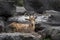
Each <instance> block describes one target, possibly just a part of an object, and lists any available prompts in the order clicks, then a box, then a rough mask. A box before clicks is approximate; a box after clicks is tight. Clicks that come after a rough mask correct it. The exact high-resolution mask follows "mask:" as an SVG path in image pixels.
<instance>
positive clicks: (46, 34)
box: [0, 7, 60, 40]
mask: <svg viewBox="0 0 60 40" xmlns="http://www.w3.org/2000/svg"><path fill="white" fill-rule="evenodd" d="M18 10H19V11H18ZM50 12H51V11H50ZM50 12H49V11H48V12H47V13H50ZM25 13H26V10H25V9H24V7H17V10H16V14H15V15H14V16H12V17H10V18H8V20H7V22H6V21H4V19H3V18H2V17H0V32H1V33H0V40H45V38H50V39H51V40H60V25H57V24H54V25H53V23H52V21H51V22H50V20H48V19H49V17H50V16H51V15H50V14H49V15H45V14H44V15H40V14H38V15H36V17H37V18H36V19H35V22H36V25H35V27H36V28H35V32H34V33H18V32H14V33H10V32H9V31H10V28H9V27H8V26H7V25H9V24H10V23H11V22H22V23H28V21H27V20H25V19H26V18H28V15H26V14H25ZM24 14H25V15H24ZM56 17H57V16H56ZM50 18H51V17H50ZM52 18H53V17H52ZM51 20H52V19H51ZM53 21H54V20H53ZM55 25H56V26H55ZM47 40H48V39H47Z"/></svg>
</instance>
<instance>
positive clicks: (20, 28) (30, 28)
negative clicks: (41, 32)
mask: <svg viewBox="0 0 60 40" xmlns="http://www.w3.org/2000/svg"><path fill="white" fill-rule="evenodd" d="M27 20H29V21H30V22H31V23H30V24H23V23H16V22H13V23H11V24H10V25H9V26H10V27H13V28H15V29H14V30H13V31H14V32H16V31H17V32H34V30H35V18H34V17H33V16H29V19H27Z"/></svg>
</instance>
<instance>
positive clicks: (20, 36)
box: [0, 33, 41, 40]
mask: <svg viewBox="0 0 60 40" xmlns="http://www.w3.org/2000/svg"><path fill="white" fill-rule="evenodd" d="M0 40H41V35H37V34H35V35H34V34H31V33H2V34H0Z"/></svg>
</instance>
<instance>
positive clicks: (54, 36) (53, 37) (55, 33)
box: [51, 29, 60, 40]
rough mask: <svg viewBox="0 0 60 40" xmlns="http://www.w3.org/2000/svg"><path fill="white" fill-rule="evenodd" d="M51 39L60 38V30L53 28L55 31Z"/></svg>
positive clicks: (57, 39)
mask: <svg viewBox="0 0 60 40" xmlns="http://www.w3.org/2000/svg"><path fill="white" fill-rule="evenodd" d="M51 39H52V40H60V30H58V29H55V30H53V32H52V34H51Z"/></svg>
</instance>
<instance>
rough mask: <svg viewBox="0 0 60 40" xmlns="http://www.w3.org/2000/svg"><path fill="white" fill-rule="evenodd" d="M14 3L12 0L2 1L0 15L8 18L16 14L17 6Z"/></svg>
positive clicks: (0, 2)
mask: <svg viewBox="0 0 60 40" xmlns="http://www.w3.org/2000/svg"><path fill="white" fill-rule="evenodd" d="M13 3H14V2H12V1H11V0H10V1H7V0H4V1H0V16H1V17H5V18H6V20H7V19H8V18H9V17H11V16H13V15H14V13H15V12H16V11H15V10H16V7H15V6H14V4H13Z"/></svg>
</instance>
